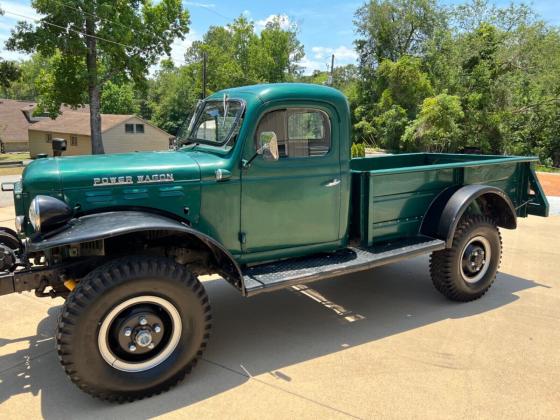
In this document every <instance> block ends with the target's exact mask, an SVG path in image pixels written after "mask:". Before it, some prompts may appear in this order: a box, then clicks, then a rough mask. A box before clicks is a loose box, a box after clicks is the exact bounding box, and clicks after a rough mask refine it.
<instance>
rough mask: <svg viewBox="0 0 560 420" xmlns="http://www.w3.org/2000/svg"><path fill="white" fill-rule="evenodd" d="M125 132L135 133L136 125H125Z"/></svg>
mask: <svg viewBox="0 0 560 420" xmlns="http://www.w3.org/2000/svg"><path fill="white" fill-rule="evenodd" d="M124 132H125V133H129V134H131V133H134V124H125V125H124Z"/></svg>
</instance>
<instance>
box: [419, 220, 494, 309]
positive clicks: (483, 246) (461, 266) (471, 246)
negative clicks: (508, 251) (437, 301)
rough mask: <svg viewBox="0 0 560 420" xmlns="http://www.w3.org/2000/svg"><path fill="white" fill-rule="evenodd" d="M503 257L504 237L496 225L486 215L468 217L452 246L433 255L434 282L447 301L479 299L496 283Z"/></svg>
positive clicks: (461, 223) (460, 223) (432, 272)
mask: <svg viewBox="0 0 560 420" xmlns="http://www.w3.org/2000/svg"><path fill="white" fill-rule="evenodd" d="M501 257H502V238H501V236H500V231H499V230H498V228H497V226H496V224H495V222H494V221H493V220H492V219H491V218H489V217H487V216H482V215H474V216H470V215H469V216H465V217H463V218H462V219H461V220H460V221H459V225H458V226H457V229H456V230H455V235H454V236H453V245H452V247H451V248H448V249H444V250H442V251H436V252H433V253H432V256H431V258H430V274H431V276H432V282H433V284H434V286H435V288H436V289H437V290H438V291H439V292H440V293H441V294H443V295H444V296H445V297H447V298H448V299H451V300H454V301H458V302H469V301H472V300H475V299H478V298H480V297H481V296H483V295H484V294H485V293H486V292H487V291H488V289H489V288H490V287H491V286H492V284H493V283H494V280H495V278H496V273H497V272H498V267H499V266H500V260H501Z"/></svg>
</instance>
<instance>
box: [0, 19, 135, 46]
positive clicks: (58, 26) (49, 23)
mask: <svg viewBox="0 0 560 420" xmlns="http://www.w3.org/2000/svg"><path fill="white" fill-rule="evenodd" d="M4 12H5V13H6V14H8V15H13V16H17V17H21V18H24V19H30V20H33V21H35V22H41V23H44V24H46V25H49V26H53V27H55V28H60V29H64V30H65V31H72V32H75V33H77V34H80V35H82V36H85V37H89V38H95V39H98V40H100V41H105V42H110V43H111V44H115V45H120V46H121V47H125V48H130V49H137V47H134V46H132V45H127V44H123V43H122V42H118V41H113V40H112V39H107V38H103V37H100V36H97V35H91V34H86V33H85V32H82V31H79V30H77V29H74V28H71V27H70V28H69V27H65V26H62V25H57V24H56V23H52V22H49V21H47V20H42V19H37V18H34V17H31V16H26V15H21V14H19V13H14V12H11V11H10V10H6V9H4Z"/></svg>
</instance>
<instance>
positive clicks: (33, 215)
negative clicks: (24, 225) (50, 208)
mask: <svg viewBox="0 0 560 420" xmlns="http://www.w3.org/2000/svg"><path fill="white" fill-rule="evenodd" d="M39 197H40V196H37V197H35V198H34V199H33V200H32V201H31V205H30V206H29V221H30V222H31V225H33V229H35V232H41V209H40V208H39V200H38V198H39Z"/></svg>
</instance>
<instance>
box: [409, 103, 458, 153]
mask: <svg viewBox="0 0 560 420" xmlns="http://www.w3.org/2000/svg"><path fill="white" fill-rule="evenodd" d="M463 117H464V113H463V110H462V108H461V99H460V98H459V97H458V96H453V95H448V94H447V93H441V94H439V95H437V96H433V97H430V98H426V99H424V101H423V102H422V107H421V109H420V112H419V113H418V117H417V118H416V119H415V120H414V121H413V122H412V123H411V124H410V125H409V126H408V127H407V128H406V131H405V133H404V136H403V145H404V148H405V149H406V150H414V151H418V150H425V151H430V152H454V151H457V150H458V149H460V148H461V147H463V146H465V137H464V136H463V135H462V130H461V125H460V123H461V121H462V119H463Z"/></svg>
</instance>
